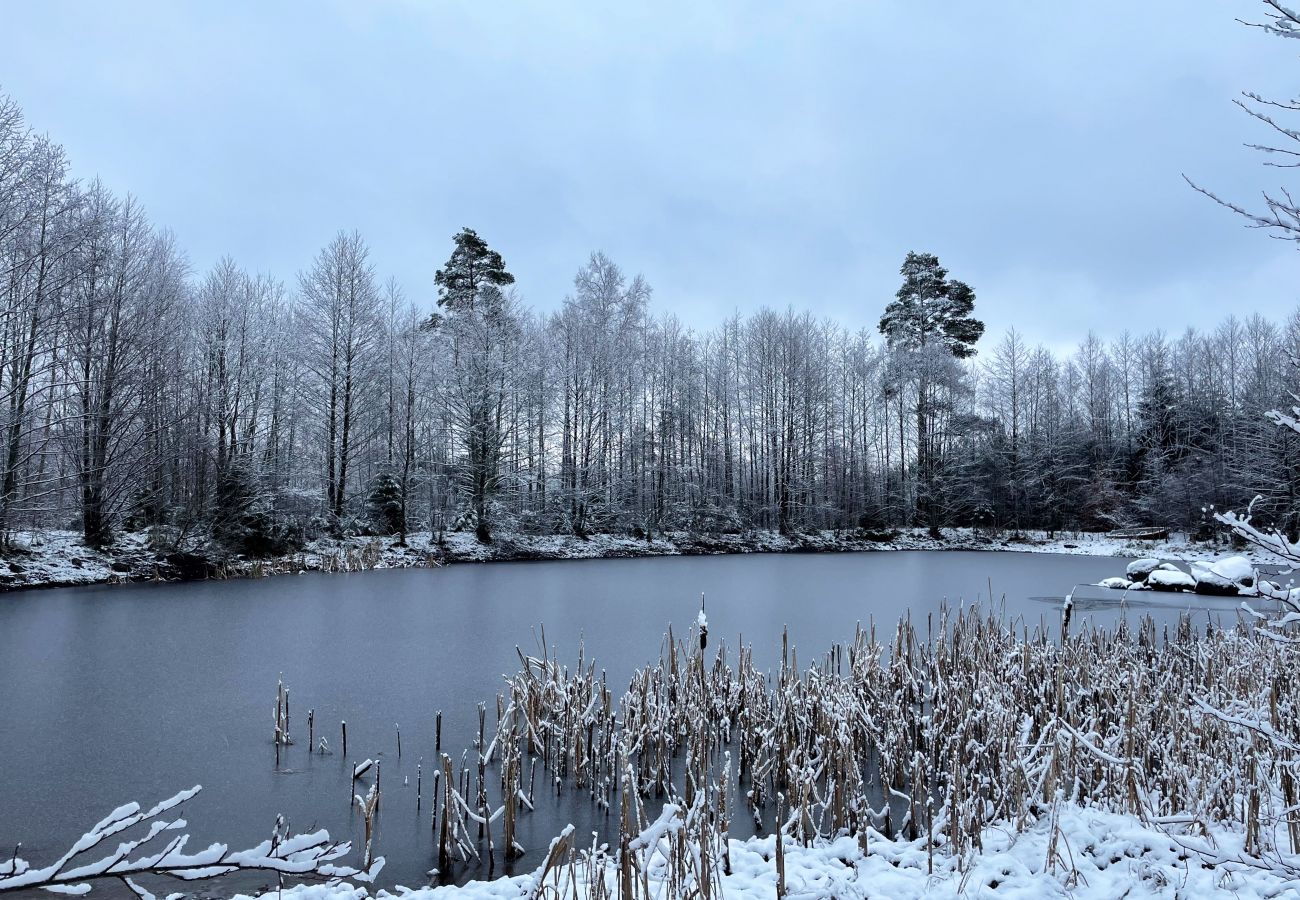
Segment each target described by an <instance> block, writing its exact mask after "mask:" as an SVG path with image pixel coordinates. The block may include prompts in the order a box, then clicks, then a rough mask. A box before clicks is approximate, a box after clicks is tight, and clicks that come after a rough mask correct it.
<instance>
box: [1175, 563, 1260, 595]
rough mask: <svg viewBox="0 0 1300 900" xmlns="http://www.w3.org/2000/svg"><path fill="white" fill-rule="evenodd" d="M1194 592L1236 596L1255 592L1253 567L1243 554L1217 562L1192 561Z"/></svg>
mask: <svg viewBox="0 0 1300 900" xmlns="http://www.w3.org/2000/svg"><path fill="white" fill-rule="evenodd" d="M1191 568H1192V577H1193V578H1195V579H1196V593H1198V594H1215V595H1218V596H1221V597H1236V596H1238V595H1240V594H1253V593H1255V567H1254V566H1252V565H1251V564H1250V561H1249V560H1247V559H1246V558H1245V557H1243V556H1229V557H1228V558H1227V559H1221V560H1219V561H1218V562H1213V563H1203V562H1194V563H1192V566H1191Z"/></svg>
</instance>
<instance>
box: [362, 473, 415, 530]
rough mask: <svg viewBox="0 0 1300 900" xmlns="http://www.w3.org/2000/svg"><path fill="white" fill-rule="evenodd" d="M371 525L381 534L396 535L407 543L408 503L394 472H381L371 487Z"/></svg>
mask: <svg viewBox="0 0 1300 900" xmlns="http://www.w3.org/2000/svg"><path fill="white" fill-rule="evenodd" d="M366 505H367V506H368V507H369V511H370V524H371V526H372V527H373V528H374V529H375V530H376V531H378V532H379V533H380V534H396V535H399V536H400V538H401V541H402V543H406V503H405V501H404V500H403V498H402V482H401V481H400V480H398V478H397V476H396V475H394V474H393V473H392V472H380V473H379V474H378V475H376V476H375V480H374V481H373V482H371V485H370V495H369V496H368V497H367V498H366Z"/></svg>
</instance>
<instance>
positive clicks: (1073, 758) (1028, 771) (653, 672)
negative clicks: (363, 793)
mask: <svg viewBox="0 0 1300 900" xmlns="http://www.w3.org/2000/svg"><path fill="white" fill-rule="evenodd" d="M688 638H691V639H688V640H678V639H677V638H676V637H675V636H674V635H673V634H672V633H671V632H670V633H669V635H668V636H667V637H666V638H665V642H664V645H663V651H662V654H661V658H660V659H659V661H658V662H657V663H655V664H654V665H651V666H648V667H646V668H644V669H641V670H640V671H638V672H637V673H636V674H635V676H634V677H633V678H632V680H631V683H630V684H629V685H628V686H627V688H626V690H622V691H615V690H613V689H611V687H610V686H609V685H608V683H607V682H606V679H605V677H604V675H603V673H600V672H599V671H598V669H597V668H596V665H595V664H594V663H593V662H591V661H589V660H587V659H585V658H584V657H583V656H582V655H581V653H580V654H579V656H578V659H577V661H576V663H575V664H574V665H573V666H572V667H571V668H570V667H568V666H566V665H564V664H563V663H562V662H561V661H560V659H559V658H558V656H557V655H556V654H554V653H553V652H551V651H549V650H546V649H543V650H542V651H541V653H540V655H538V656H526V655H524V654H522V653H521V654H520V660H521V666H520V670H519V672H518V673H517V674H516V675H514V676H513V677H512V678H510V679H509V683H508V686H507V690H506V692H505V693H504V694H503V695H502V696H501V697H499V698H498V703H497V712H498V716H497V720H498V724H497V728H496V732H495V734H494V735H493V734H491V733H488V734H486V735H485V736H484V738H483V739H482V740H481V741H480V742H479V746H478V757H479V762H478V764H477V765H476V766H475V765H472V764H467V763H466V762H464V761H463V762H462V771H461V774H460V777H456V776H455V774H454V773H453V772H452V771H451V761H450V760H449V759H445V758H444V766H445V767H446V773H447V778H446V781H445V783H444V785H443V789H444V790H445V791H446V793H447V796H446V798H445V802H444V809H445V810H451V811H452V813H453V814H452V815H451V816H450V817H448V818H449V821H447V822H446V823H445V824H444V825H443V827H442V828H441V829H440V846H441V852H440V854H439V855H440V867H441V868H442V870H443V872H444V873H448V874H450V872H451V869H452V868H453V867H454V865H455V862H456V859H457V858H458V857H463V858H467V857H468V856H469V855H471V854H476V853H480V852H482V849H483V848H484V847H486V848H487V852H489V853H493V852H499V851H504V852H505V853H506V855H510V854H511V853H513V852H514V851H515V849H516V848H515V841H514V834H513V831H514V821H515V819H516V817H517V816H518V815H519V814H520V813H521V811H522V810H523V809H524V808H526V807H529V806H531V805H532V804H533V803H534V802H538V801H537V800H536V793H537V791H538V784H537V781H538V779H537V768H538V766H540V767H541V769H542V771H543V772H544V773H545V774H544V776H543V778H542V779H541V781H542V787H541V789H542V790H551V791H555V792H562V791H573V790H576V791H582V792H585V793H587V794H588V795H589V796H590V798H591V801H592V802H593V803H595V804H597V805H599V806H601V807H604V808H606V809H608V810H609V812H610V816H611V820H612V821H611V828H610V831H609V834H610V837H611V838H613V837H614V835H615V834H616V835H617V838H616V839H615V840H611V845H610V846H609V847H608V848H606V849H605V850H604V851H601V850H599V849H598V848H592V849H591V850H587V851H582V850H581V848H579V847H577V846H575V845H574V842H573V840H572V836H569V837H567V838H566V839H565V840H564V841H562V842H561V843H560V844H558V845H557V848H556V855H557V861H556V863H555V865H557V866H560V865H567V866H568V867H569V868H570V870H571V871H570V875H571V876H574V877H576V872H577V870H576V869H575V868H574V867H580V866H588V867H590V866H602V865H608V866H612V867H614V868H615V869H616V870H617V877H616V878H615V879H614V880H615V881H616V882H617V884H618V887H619V893H620V894H621V895H623V896H629V897H631V896H649V895H651V894H652V893H653V894H654V895H655V896H680V895H683V894H687V893H692V892H698V893H699V894H700V895H701V896H709V895H710V893H711V891H714V890H716V889H717V888H718V886H719V884H720V880H719V879H720V878H722V877H723V876H725V875H726V874H728V873H729V872H730V871H731V869H732V866H733V860H731V859H730V849H729V847H730V845H729V843H728V841H727V837H728V835H729V833H730V832H731V831H732V829H733V827H734V825H735V823H736V822H737V821H738V819H739V818H740V817H742V816H744V817H748V818H749V819H752V820H753V822H754V823H755V825H756V826H757V829H758V830H759V831H760V832H765V833H771V832H775V834H776V835H778V836H779V839H777V840H776V841H775V843H774V845H773V853H774V854H775V860H774V861H775V868H776V872H777V880H778V887H779V889H780V890H781V891H782V892H783V891H784V889H785V875H784V861H783V858H784V854H785V851H786V849H787V846H799V847H803V848H810V847H814V846H819V845H821V844H822V843H824V842H825V841H831V840H837V839H843V838H845V837H849V838H851V839H852V840H853V841H854V842H855V844H856V846H857V847H858V849H859V852H860V853H862V854H864V855H869V854H870V853H871V842H872V840H873V839H874V840H878V841H885V842H890V846H894V844H893V843H892V842H894V841H903V842H908V843H909V845H910V846H913V847H916V848H920V849H921V851H922V852H923V853H924V854H925V858H926V862H925V864H926V867H927V869H937V870H944V871H947V870H949V869H951V868H953V867H955V868H956V870H957V871H959V872H960V871H962V870H963V868H964V867H965V866H966V865H967V864H968V863H967V861H969V860H974V859H977V858H978V857H980V855H981V854H982V853H984V852H986V851H987V849H988V848H986V847H985V842H986V841H987V840H988V835H989V834H990V833H991V831H990V830H991V829H999V828H1000V829H1010V830H1011V832H1012V833H1018V832H1021V831H1029V830H1035V829H1036V830H1037V831H1039V832H1041V831H1042V829H1043V828H1044V827H1046V828H1047V829H1048V831H1049V832H1055V830H1056V829H1058V828H1059V825H1058V823H1057V819H1058V817H1059V815H1060V813H1061V810H1062V809H1067V810H1075V811H1077V810H1092V811H1096V812H1097V814H1099V815H1100V814H1103V813H1104V814H1108V815H1121V816H1129V817H1132V818H1134V819H1136V820H1137V821H1139V822H1141V823H1143V824H1144V825H1145V826H1148V827H1150V828H1154V829H1156V830H1158V831H1167V832H1169V833H1170V834H1171V835H1175V836H1176V845H1177V846H1179V847H1184V851H1183V852H1182V853H1181V854H1180V855H1182V856H1183V857H1184V858H1195V859H1200V858H1201V857H1200V856H1199V855H1198V852H1197V851H1207V852H1213V853H1214V854H1217V856H1216V859H1215V862H1217V864H1219V865H1227V864H1229V863H1230V862H1232V861H1231V860H1228V859H1225V858H1223V851H1222V850H1215V851H1210V850H1209V846H1208V844H1206V843H1205V838H1206V836H1207V835H1210V834H1211V833H1216V834H1217V833H1223V831H1224V829H1227V830H1228V831H1229V832H1232V833H1236V834H1239V835H1240V836H1241V841H1240V843H1239V844H1238V845H1236V846H1237V849H1235V850H1234V851H1233V854H1234V855H1235V857H1237V859H1236V863H1238V864H1242V865H1248V866H1249V865H1265V866H1275V865H1282V864H1283V863H1282V862H1281V861H1284V860H1285V859H1286V858H1288V857H1291V856H1292V855H1294V854H1296V853H1297V852H1298V851H1300V814H1298V813H1297V809H1296V800H1297V797H1296V793H1297V790H1296V782H1295V768H1294V766H1295V762H1296V759H1297V754H1300V715H1298V714H1297V710H1296V707H1295V703H1294V699H1293V698H1294V696H1295V690H1296V667H1295V662H1296V659H1295V651H1294V650H1293V649H1292V647H1291V646H1289V645H1286V644H1282V643H1279V642H1277V641H1273V640H1268V639H1266V638H1264V637H1262V636H1260V635H1257V634H1255V633H1252V632H1251V631H1250V630H1248V629H1247V628H1245V627H1242V626H1238V627H1234V628H1230V629H1220V628H1217V627H1208V628H1205V629H1200V628H1195V627H1193V625H1192V623H1191V621H1190V620H1188V619H1184V620H1183V621H1182V622H1181V624H1180V625H1179V626H1178V627H1177V628H1175V629H1174V630H1172V631H1167V630H1166V631H1163V632H1158V631H1157V629H1156V627H1155V625H1154V624H1153V623H1152V622H1151V620H1149V619H1144V620H1142V621H1141V622H1140V623H1138V624H1137V625H1136V626H1131V625H1130V624H1128V623H1126V622H1122V623H1121V624H1120V625H1119V627H1118V628H1117V629H1116V630H1114V631H1102V630H1099V629H1089V630H1085V631H1082V632H1079V633H1075V634H1072V635H1070V636H1069V637H1068V638H1067V639H1065V640H1064V641H1058V640H1054V639H1049V637H1048V635H1047V634H1046V633H1045V632H1044V631H1043V630H1041V629H1029V628H1027V627H1025V626H1023V625H1020V626H1010V625H1007V624H1006V623H1004V622H1002V621H1000V620H998V619H997V618H995V617H992V616H990V615H988V614H986V613H982V612H979V611H977V610H975V609H966V610H963V611H945V612H943V613H941V614H940V615H938V616H936V617H934V618H932V619H928V620H927V621H926V622H924V623H917V622H913V621H911V620H910V619H908V618H905V619H903V620H902V621H900V622H899V623H898V625H897V627H896V628H895V629H893V631H892V632H891V633H889V634H887V635H885V636H883V637H881V636H878V635H877V633H876V631H875V629H874V628H867V629H859V631H858V633H857V634H856V635H855V636H854V638H853V640H852V641H851V642H849V643H847V644H844V645H839V646H835V647H832V648H831V649H830V651H829V652H828V653H826V654H825V655H824V656H822V657H820V658H818V659H816V660H809V661H807V664H804V665H801V664H800V662H799V656H798V653H797V651H796V649H795V648H793V647H789V646H784V645H783V650H782V656H781V662H780V666H779V669H778V670H777V671H775V672H772V673H770V674H769V673H766V672H763V671H761V670H759V669H758V668H757V667H756V666H755V665H754V662H753V658H752V654H751V652H750V650H749V649H748V648H742V649H741V650H740V651H739V652H738V653H737V652H735V651H732V650H730V649H729V648H726V647H720V648H719V649H718V650H717V651H716V652H710V651H708V650H705V649H702V648H701V647H700V646H699V645H700V644H701V643H703V642H702V641H698V640H696V639H694V636H688ZM1279 736H1280V738H1281V739H1280V740H1279ZM489 763H496V765H494V766H493V768H492V769H491V770H490V771H491V772H492V773H494V774H493V775H491V776H489V775H488V774H487V773H488V771H489V770H488V769H487V768H486V765H487V764H489ZM471 769H474V770H475V771H473V772H471ZM494 779H495V780H496V781H497V782H498V783H496V784H494V785H493V786H492V787H493V790H492V792H491V793H492V794H494V795H496V796H499V797H502V798H504V800H502V801H500V802H498V803H497V804H496V805H495V806H494V804H493V803H492V802H490V801H489V799H488V791H487V789H486V788H487V784H486V782H487V781H489V780H494ZM471 781H472V782H473V785H474V789H473V791H472V793H471ZM665 804H666V805H665ZM661 809H666V810H667V812H664V813H661V812H660V810H661ZM498 819H502V820H503V823H502V825H500V826H497V825H496V824H495V823H496V821H497V820H498ZM497 828H499V829H500V840H499V841H497V840H495V839H494V835H493V830H494V829H497ZM471 831H477V832H478V837H479V838H480V840H473V839H472V837H471ZM1076 849H1077V848H1076ZM652 851H653V852H652ZM1063 852H1064V851H1063V848H1058V847H1057V846H1056V845H1055V843H1052V844H1051V845H1050V846H1049V855H1051V856H1052V859H1055V858H1056V856H1055V855H1054V854H1063ZM651 857H653V859H652V858H651ZM1261 861H1263V862H1261ZM1063 864H1065V865H1070V864H1071V863H1069V862H1068V861H1064V862H1063ZM652 870H653V873H652ZM652 874H653V881H654V884H655V888H654V890H653V891H652V890H651V880H652V877H651V876H652ZM587 875H588V876H590V877H591V878H595V877H596V875H595V873H593V872H588V873H587ZM611 877H613V876H611ZM587 880H588V879H587V876H584V881H585V882H586V881H587ZM596 880H600V879H599V878H597V879H596ZM665 890H667V891H668V893H667V894H664V893H663V892H664V891H665Z"/></svg>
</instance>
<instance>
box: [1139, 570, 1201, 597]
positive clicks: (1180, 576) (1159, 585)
mask: <svg viewBox="0 0 1300 900" xmlns="http://www.w3.org/2000/svg"><path fill="white" fill-rule="evenodd" d="M1147 584H1149V585H1151V589H1152V590H1153V591H1193V590H1196V579H1195V578H1193V577H1192V576H1191V575H1188V574H1187V573H1186V572H1181V571H1179V570H1178V569H1175V568H1174V567H1173V566H1170V567H1169V568H1167V569H1165V568H1159V569H1156V570H1155V571H1154V572H1152V573H1151V574H1150V575H1148V576H1147Z"/></svg>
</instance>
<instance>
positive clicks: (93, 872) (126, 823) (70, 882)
mask: <svg viewBox="0 0 1300 900" xmlns="http://www.w3.org/2000/svg"><path fill="white" fill-rule="evenodd" d="M200 790H202V788H201V786H199V785H195V786H194V787H192V788H190V789H189V790H185V791H181V792H180V793H178V794H176V795H174V796H172V797H169V798H168V799H166V800H163V801H162V802H160V803H158V804H156V805H154V806H153V807H151V808H150V809H148V810H143V811H142V810H141V808H140V804H138V803H127V804H125V805H123V806H119V807H118V808H117V809H115V810H113V811H112V812H111V813H109V814H108V815H107V816H105V817H104V818H103V819H101V820H100V821H99V822H98V823H97V824H96V825H95V826H94V827H93V828H91V829H90V830H89V831H88V832H86V833H85V834H83V835H82V836H81V837H80V838H78V839H77V840H76V841H75V842H74V843H73V844H72V846H70V847H69V848H68V849H67V851H66V852H64V854H63V855H62V856H60V857H59V858H58V859H57V860H55V861H54V862H52V863H50V864H49V865H47V866H43V867H40V868H34V867H33V866H32V865H31V864H30V863H29V862H28V861H27V860H25V859H23V858H22V857H20V856H19V855H18V853H19V851H20V850H21V849H22V845H21V844H20V845H19V847H18V849H16V850H15V851H14V853H13V855H12V856H11V857H9V858H8V859H0V894H3V893H9V892H12V891H23V890H36V889H40V890H46V891H50V892H53V893H60V894H78V895H79V894H86V893H89V892H90V890H91V888H92V887H93V883H94V882H97V881H104V880H109V879H111V880H115V881H119V882H121V883H123V884H125V885H126V886H127V887H129V888H130V889H131V890H132V891H133V892H135V893H136V894H137V895H138V896H139V897H141V898H142V900H152V898H153V895H152V894H151V893H150V892H149V891H147V890H146V889H144V888H143V887H141V886H140V885H139V883H137V882H136V881H135V879H136V878H138V877H140V876H154V875H157V876H166V877H168V878H174V879H178V880H181V881H198V880H201V879H205V878H215V877H217V876H219V875H228V874H230V873H231V872H236V871H259V872H274V873H276V874H277V875H278V876H283V875H292V876H295V877H297V878H307V877H310V876H316V877H321V878H326V879H331V880H334V879H340V878H350V879H354V880H357V881H362V882H370V881H373V880H374V877H375V876H376V875H377V874H378V873H379V870H380V869H381V868H382V867H383V864H384V860H383V858H382V857H380V858H379V859H377V860H375V861H374V863H373V864H371V865H369V867H368V868H365V869H358V868H355V867H352V866H348V865H341V864H338V863H337V862H336V861H337V860H340V859H341V858H343V857H344V856H346V855H347V854H348V853H349V852H350V851H351V849H352V846H351V844H350V843H349V842H347V841H331V840H330V836H329V833H328V832H326V831H324V830H319V831H313V832H310V833H308V834H293V833H291V832H290V831H289V829H288V826H287V824H286V823H285V821H284V818H283V817H280V818H278V819H277V820H276V823H275V828H274V829H273V830H272V833H271V837H270V838H269V839H268V840H265V841H263V842H262V843H260V844H258V845H257V846H255V847H250V848H248V849H247V850H231V849H230V848H229V847H228V846H227V845H226V844H221V843H216V844H211V845H209V846H208V847H207V848H205V849H203V850H199V851H197V852H194V853H187V852H185V848H186V845H187V844H188V843H189V835H188V834H184V833H183V832H182V829H184V828H185V827H186V821H185V819H183V818H180V817H176V818H170V817H169V816H167V814H168V813H170V812H171V811H172V810H175V809H177V808H178V807H179V806H180V805H181V804H183V803H185V802H186V801H187V800H189V799H191V798H192V797H194V796H195V795H196V794H198V793H199V791H200ZM137 826H140V827H141V828H142V829H143V833H140V834H138V835H137V836H136V837H133V838H130V839H126V840H123V841H121V842H120V843H118V844H117V846H116V847H115V848H114V849H113V850H112V851H111V852H108V853H106V854H105V855H103V856H101V857H99V858H98V859H95V860H93V861H84V858H85V856H86V855H87V854H89V853H90V851H92V850H94V849H95V848H96V847H99V846H100V845H101V844H103V843H104V842H105V841H107V840H108V839H109V838H111V837H113V836H114V835H117V834H121V833H123V832H125V831H127V830H129V829H132V828H136V827H137ZM164 836H165V838H166V840H165V843H164V842H163V841H162V840H160V838H162V837H164ZM170 896H179V895H170Z"/></svg>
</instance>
